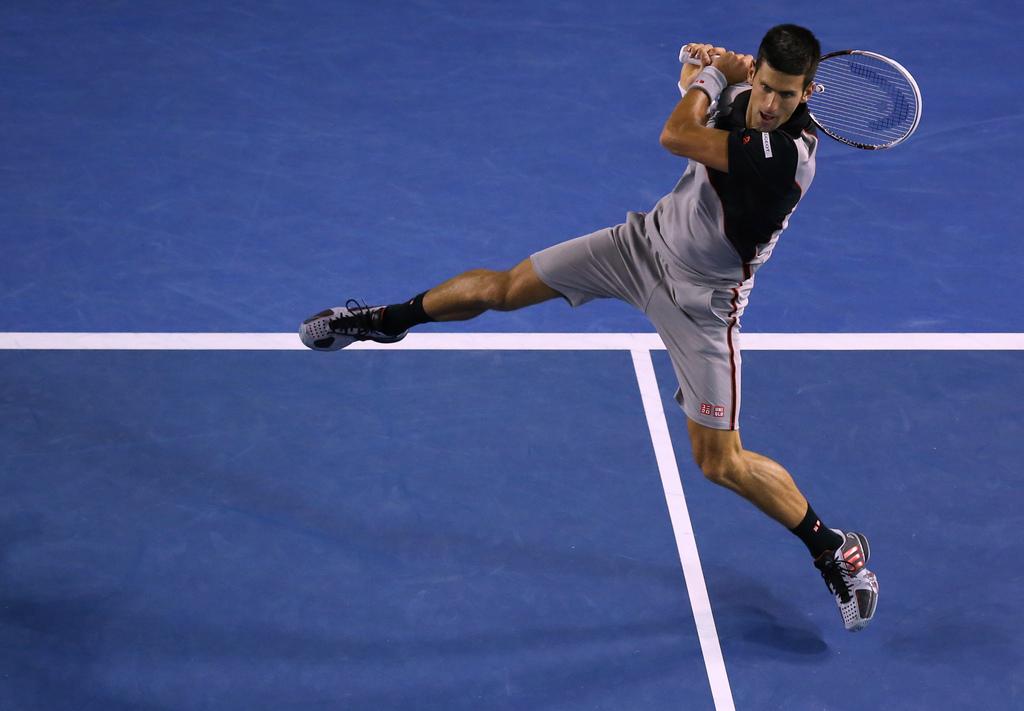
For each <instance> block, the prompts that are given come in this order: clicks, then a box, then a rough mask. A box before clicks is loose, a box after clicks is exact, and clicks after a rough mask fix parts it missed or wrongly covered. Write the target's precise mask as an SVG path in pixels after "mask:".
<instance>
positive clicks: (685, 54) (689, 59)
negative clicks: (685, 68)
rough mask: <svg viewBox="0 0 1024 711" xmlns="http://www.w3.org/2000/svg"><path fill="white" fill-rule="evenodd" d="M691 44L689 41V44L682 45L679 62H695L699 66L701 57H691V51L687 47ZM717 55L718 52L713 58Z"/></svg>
mask: <svg viewBox="0 0 1024 711" xmlns="http://www.w3.org/2000/svg"><path fill="white" fill-rule="evenodd" d="M689 46H690V45H689V43H687V44H684V45H683V46H682V47H680V48H679V63H680V64H695V65H697V66H700V64H701V61H700V60H699V59H696V58H695V57H691V56H690V53H689V52H687V51H686V48H687V47H689ZM717 56H718V55H717V54H716V55H714V56H713V57H712V59H714V58H715V57H717Z"/></svg>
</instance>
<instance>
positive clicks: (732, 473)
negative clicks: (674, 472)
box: [694, 452, 745, 488]
mask: <svg viewBox="0 0 1024 711" xmlns="http://www.w3.org/2000/svg"><path fill="white" fill-rule="evenodd" d="M694 459H695V460H696V461H697V466H698V467H700V470H701V472H702V473H703V474H704V478H706V479H707V480H708V481H710V482H712V483H713V484H718V485H719V486H724V487H727V488H733V487H734V486H735V485H736V483H737V482H739V481H740V480H741V479H742V478H743V472H744V467H745V462H744V460H743V457H739V456H735V455H730V454H715V455H709V454H705V455H703V456H698V455H697V453H696V452H695V453H694Z"/></svg>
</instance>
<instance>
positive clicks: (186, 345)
mask: <svg viewBox="0 0 1024 711" xmlns="http://www.w3.org/2000/svg"><path fill="white" fill-rule="evenodd" d="M664 348H665V346H664V345H663V344H662V342H661V339H660V338H659V337H658V334H656V333H413V334H410V335H409V336H408V337H406V338H405V340H403V341H400V342H399V343H394V344H387V345H385V344H380V343H373V342H371V341H364V342H360V343H353V344H352V345H351V346H349V348H348V350H353V351H356V350H413V351H415V350H425V351H466V350H471V351H494V350H499V351H619V350H623V351H633V350H638V349H639V350H650V351H655V350H664ZM0 350H71V351H74V350H115V351H119V350H130V351H146V350H161V351H163V350H168V351H177V350H182V351H194V350H198V351H304V350H306V348H305V347H304V346H303V345H302V344H301V343H300V342H299V337H298V335H297V334H294V333H107V332H96V333H79V332H70V333H19V332H3V333H0ZM743 350H745V351H1019V350H1024V333H744V334H743Z"/></svg>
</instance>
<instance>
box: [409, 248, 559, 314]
mask: <svg viewBox="0 0 1024 711" xmlns="http://www.w3.org/2000/svg"><path fill="white" fill-rule="evenodd" d="M558 296H561V294H559V293H558V292H557V291H555V290H554V289H552V288H551V287H550V286H548V285H547V284H545V283H544V282H542V281H541V280H540V277H538V276H537V272H536V271H535V270H534V268H533V262H532V261H531V260H529V259H524V260H523V261H522V262H520V263H519V264H517V265H516V266H515V267H514V268H512V269H510V270H509V271H507V272H495V271H490V270H488V269H474V270H472V271H468V272H465V273H463V274H460V275H459V276H457V277H454V278H453V279H449V280H448V281H446V282H444V283H443V284H440V285H438V286H435V287H434V288H433V289H431V290H430V291H428V292H426V294H424V295H423V310H424V311H425V312H426V314H427V316H429V317H430V319H432V320H434V321H468V320H469V319H471V318H476V317H477V316H479V315H480V314H482V313H484V312H485V311H515V310H516V309H521V308H523V307H525V306H532V305H534V304H539V303H541V302H542V301H548V300H550V299H554V298H556V297H558Z"/></svg>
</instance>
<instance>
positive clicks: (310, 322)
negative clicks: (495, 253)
mask: <svg viewBox="0 0 1024 711" xmlns="http://www.w3.org/2000/svg"><path fill="white" fill-rule="evenodd" d="M557 296H561V294H560V293H559V292H557V291H555V290H554V289H552V288H551V287H549V286H548V285H547V284H545V283H544V282H542V281H541V280H540V278H539V277H538V276H537V273H536V271H535V270H534V267H533V263H532V262H531V260H530V259H525V260H523V261H522V262H520V263H519V264H517V265H516V266H515V267H514V268H512V269H510V270H509V271H506V272H501V271H491V270H488V269H474V270H471V271H468V272H465V273H463V274H460V275H459V276H457V277H454V278H452V279H449V280H448V281H446V282H444V283H443V284H440V285H439V286H436V287H434V288H433V289H430V290H429V291H426V292H424V293H422V294H419V295H418V296H415V297H413V298H412V299H410V300H409V301H407V302H405V303H401V304H392V305H390V306H364V305H361V304H359V303H358V302H354V301H349V303H348V304H347V305H346V306H343V307H342V306H338V307H334V308H331V309H326V310H324V311H321V312H320V313H318V314H316V315H314V316H311V317H310V318H308V319H306V320H305V321H303V323H302V325H301V326H300V328H299V336H300V338H301V339H302V342H303V343H304V344H305V345H306V346H307V347H309V348H312V349H314V350H323V351H331V350H338V349H339V348H344V347H345V346H346V345H348V344H349V343H351V342H352V341H353V340H360V341H367V340H369V341H377V342H379V343H394V342H396V341H400V340H402V339H403V338H405V335H406V333H407V332H408V330H409V329H410V328H412V327H413V326H416V325H418V324H421V323H427V322H429V321H466V320H469V319H471V318H475V317H477V316H479V315H480V314H482V313H484V312H485V311H490V310H495V311H514V310H515V309H521V308H523V307H525V306H531V305H533V304H538V303H540V302H542V301H547V300H549V299H553V298H555V297H557Z"/></svg>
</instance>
